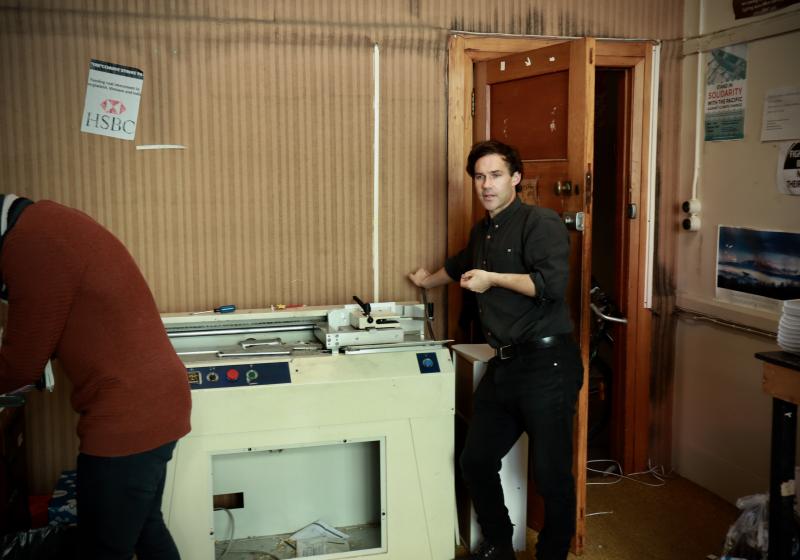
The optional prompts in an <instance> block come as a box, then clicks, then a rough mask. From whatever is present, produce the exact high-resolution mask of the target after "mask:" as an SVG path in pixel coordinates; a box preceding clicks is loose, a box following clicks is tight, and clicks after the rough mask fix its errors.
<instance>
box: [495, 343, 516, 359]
mask: <svg viewBox="0 0 800 560" xmlns="http://www.w3.org/2000/svg"><path fill="white" fill-rule="evenodd" d="M512 346H513V345H511V344H506V345H505V346H501V347H500V348H498V349H497V356H498V357H499V358H500V359H501V360H508V359H511V358H513V357H514V355H513V353H511V352H510V350H511V348H512ZM506 349H508V352H509V354H508V355H506V353H505V352H504V350H506Z"/></svg>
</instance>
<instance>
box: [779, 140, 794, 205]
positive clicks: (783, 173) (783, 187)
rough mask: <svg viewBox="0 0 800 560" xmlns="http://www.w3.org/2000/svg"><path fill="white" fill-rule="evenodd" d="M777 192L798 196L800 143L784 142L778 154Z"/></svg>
mask: <svg viewBox="0 0 800 560" xmlns="http://www.w3.org/2000/svg"><path fill="white" fill-rule="evenodd" d="M776 179H777V183H778V192H781V193H783V194H793V195H800V142H784V143H783V144H781V146H780V151H779V152H778V175H777V177H776Z"/></svg>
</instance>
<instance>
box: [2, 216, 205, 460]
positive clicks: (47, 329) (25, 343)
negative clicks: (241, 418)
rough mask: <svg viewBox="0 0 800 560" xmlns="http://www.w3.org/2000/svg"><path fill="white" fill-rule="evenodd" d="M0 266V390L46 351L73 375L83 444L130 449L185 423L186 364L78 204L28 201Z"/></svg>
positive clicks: (117, 251)
mask: <svg viewBox="0 0 800 560" xmlns="http://www.w3.org/2000/svg"><path fill="white" fill-rule="evenodd" d="M0 273H2V280H3V282H5V284H6V286H7V288H8V321H7V325H6V328H5V331H4V332H3V341H2V347H0V393H4V392H7V391H10V390H13V389H16V388H19V387H21V386H23V385H27V384H31V383H34V382H35V381H36V380H38V379H39V378H40V377H41V375H42V372H43V371H44V367H45V364H46V362H47V360H48V359H50V358H51V357H53V358H57V359H58V360H59V362H60V364H61V365H62V366H63V369H64V371H65V373H66V375H67V376H68V377H69V379H70V381H72V385H73V393H72V406H73V408H74V409H75V411H76V412H77V413H78V414H79V415H80V419H79V421H78V436H79V437H80V450H81V452H82V453H86V454H89V455H96V456H103V457H116V456H122V455H130V454H133V453H139V452H142V451H147V450H149V449H154V448H156V447H158V446H160V445H163V444H165V443H167V442H170V441H174V440H176V439H178V438H180V437H181V436H183V435H185V434H186V433H188V432H189V415H190V409H191V396H190V394H189V385H188V383H187V380H186V370H185V369H184V367H183V364H182V363H181V361H180V359H179V358H178V356H177V355H176V354H175V351H174V350H173V348H172V345H171V344H170V342H169V339H168V338H167V335H166V332H165V330H164V325H163V323H162V322H161V317H160V316H159V314H158V309H157V308H156V304H155V301H154V299H153V295H152V294H151V292H150V289H149V287H148V286H147V283H146V281H145V279H144V277H143V276H142V274H141V272H140V271H139V268H138V267H137V266H136V263H135V262H134V260H133V258H132V257H131V255H130V253H128V251H127V249H126V248H125V247H124V246H123V244H122V243H121V242H120V241H119V240H118V239H117V238H116V237H114V235H112V234H111V233H110V232H109V231H108V230H106V229H105V228H104V227H103V226H101V225H100V224H98V223H97V222H95V221H94V220H93V219H92V218H90V217H89V216H87V215H86V214H84V213H82V212H80V211H78V210H73V209H71V208H67V207H65V206H62V205H60V204H57V203H55V202H51V201H40V202H36V203H35V204H33V205H31V206H29V207H28V208H26V209H25V210H24V211H23V212H22V214H21V215H20V217H19V219H18V220H17V222H16V224H15V225H14V226H13V228H11V229H10V230H9V231H8V233H7V234H6V236H5V238H4V240H3V245H2V250H1V251H0Z"/></svg>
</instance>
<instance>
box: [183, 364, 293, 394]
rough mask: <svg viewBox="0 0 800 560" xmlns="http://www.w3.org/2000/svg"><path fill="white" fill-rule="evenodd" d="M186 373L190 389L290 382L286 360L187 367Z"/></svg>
mask: <svg viewBox="0 0 800 560" xmlns="http://www.w3.org/2000/svg"><path fill="white" fill-rule="evenodd" d="M186 375H187V376H188V378H189V387H190V388H191V389H215V388H220V387H246V386H249V385H276V384H279V383H291V382H292V377H291V374H290V373H289V364H288V362H272V363H265V364H221V365H218V366H201V367H187V368H186Z"/></svg>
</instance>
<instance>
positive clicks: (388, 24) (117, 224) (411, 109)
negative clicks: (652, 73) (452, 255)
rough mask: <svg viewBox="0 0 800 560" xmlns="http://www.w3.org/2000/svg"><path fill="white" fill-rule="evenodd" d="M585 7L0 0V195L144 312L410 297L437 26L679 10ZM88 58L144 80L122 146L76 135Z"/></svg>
mask: <svg viewBox="0 0 800 560" xmlns="http://www.w3.org/2000/svg"><path fill="white" fill-rule="evenodd" d="M597 4H599V3H596V2H592V1H589V0H583V1H580V2H579V1H577V0H571V1H567V2H561V1H555V0H547V1H545V0H539V1H530V2H523V1H520V0H503V1H497V2H485V1H478V0H475V1H471V0H470V1H463V0H447V1H439V0H387V1H374V0H339V1H336V2H330V1H327V0H313V1H311V0H309V1H297V0H275V1H272V2H269V1H261V0H250V1H243V0H239V1H226V2H215V1H211V0H205V1H186V2H178V1H172V2H159V1H155V0H151V1H145V0H140V1H132V2H122V1H117V2H104V1H99V0H96V1H94V2H91V1H78V0H71V1H55V0H50V1H44V0H42V1H33V0H31V1H28V2H25V1H21V2H10V1H5V0H0V76H2V78H1V79H2V81H3V83H2V88H0V116H1V117H2V119H1V120H2V123H3V125H2V126H0V177H2V179H1V180H2V183H3V186H2V188H0V191H1V192H15V193H17V194H20V195H24V196H29V197H32V198H34V199H41V198H50V199H54V200H57V201H59V202H62V203H64V204H67V205H70V206H74V207H77V208H80V209H82V210H84V211H86V212H87V213H89V214H90V215H92V216H94V217H95V218H96V219H97V220H98V221H100V222H101V223H103V224H104V225H106V226H107V227H108V228H110V229H111V230H112V231H113V232H114V233H115V234H116V235H117V236H118V237H119V238H120V239H121V240H122V241H123V242H124V243H125V244H126V245H127V246H128V248H129V249H130V251H131V253H132V254H133V255H134V257H135V258H136V260H137V262H138V263H139V265H140V266H141V268H142V271H143V273H144V275H145V277H146V278H147V280H148V281H149V283H150V285H151V288H152V290H153V292H154V294H155V297H156V300H157V302H158V304H159V306H160V308H161V309H162V310H163V311H180V310H192V309H203V308H207V307H209V306H212V305H219V304H223V303H234V304H236V305H238V306H240V307H261V306H265V305H269V304H271V303H306V304H325V303H344V302H347V301H349V300H350V298H351V296H352V295H359V296H360V297H362V298H363V299H366V300H372V299H381V300H398V299H417V298H418V295H417V294H416V293H415V291H414V290H413V289H412V287H411V286H410V284H409V283H408V282H407V281H406V280H405V276H404V275H405V273H406V272H408V271H409V270H411V269H413V268H414V267H416V266H418V265H423V266H426V267H428V268H431V269H435V268H436V267H438V266H439V265H441V263H442V261H443V259H444V257H445V252H446V228H447V223H446V204H447V200H446V191H447V185H446V165H447V162H446V152H445V149H446V137H447V136H446V135H447V131H446V110H447V107H446V60H447V57H446V52H445V49H446V38H447V34H448V31H449V30H460V31H475V32H490V33H512V34H537V35H593V36H600V37H612V36H619V37H643V38H655V39H658V38H673V37H677V36H678V35H679V34H680V27H681V21H682V1H681V0H676V1H671V2H661V1H656V0H645V1H641V0H616V1H612V2H605V3H603V6H602V7H598V6H597ZM375 44H378V46H379V49H380V68H381V81H380V107H381V111H380V144H379V148H380V158H379V162H380V169H379V174H378V177H379V183H378V185H379V186H378V196H379V204H378V208H379V210H378V212H377V214H375V215H373V140H374V139H373V85H374V83H373V45H375ZM91 58H95V59H99V60H104V61H109V62H114V63H118V64H123V65H126V66H134V67H136V68H139V69H141V70H143V72H144V76H145V78H144V88H143V93H142V102H141V107H140V112H139V120H138V125H137V132H136V141H135V142H125V141H120V140H114V139H111V138H106V137H101V136H94V135H89V134H83V133H81V132H80V125H81V115H82V110H83V103H84V95H85V89H86V79H87V73H88V64H89V60H90V59H91ZM676 76H677V74H676ZM670 79H672V78H670ZM662 141H663V140H662ZM137 144H180V145H184V146H186V149H185V150H160V151H137V150H136V149H135V146H136V145H137ZM374 220H377V224H376V225H377V228H376V230H377V231H378V236H379V237H378V242H377V244H376V246H377V248H378V250H377V254H376V253H375V251H374V250H373V224H374ZM376 262H377V265H378V269H377V271H374V270H373V263H376ZM376 284H377V286H378V288H379V292H378V294H377V298H376V294H375V293H374V290H373V287H374V286H375V285H376ZM441 296H442V294H437V295H436V301H437V302H438V303H440V304H442V301H443V300H442V299H441ZM438 312H439V316H440V318H442V317H443V315H444V308H443V305H438ZM443 328H444V321H437V331H438V334H440V335H443V334H444V332H443ZM59 379H60V381H61V383H60V384H59V388H58V389H57V392H56V395H45V396H40V395H34V396H33V397H32V399H31V402H30V404H29V406H28V413H27V418H28V421H29V436H30V437H29V439H30V446H29V463H30V471H31V478H32V489H33V490H34V491H35V492H49V489H50V487H51V485H52V483H53V482H54V480H55V478H56V476H57V474H58V472H59V471H60V470H61V469H62V468H65V467H67V466H70V463H71V461H70V459H71V458H72V456H73V454H74V449H75V445H76V442H75V437H74V434H73V426H74V421H73V419H72V418H70V417H69V415H68V414H67V415H65V412H64V411H65V410H66V409H67V406H66V399H67V395H68V390H67V389H68V387H67V384H66V382H65V381H64V380H63V379H62V378H61V376H59ZM56 403H58V404H56Z"/></svg>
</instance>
